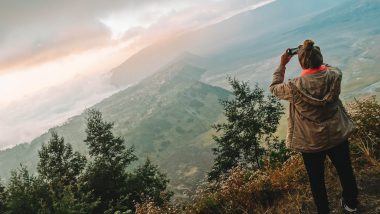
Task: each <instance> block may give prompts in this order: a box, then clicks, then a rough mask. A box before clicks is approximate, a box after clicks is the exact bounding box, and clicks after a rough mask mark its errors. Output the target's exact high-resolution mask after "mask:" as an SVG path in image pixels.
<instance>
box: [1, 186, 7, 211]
mask: <svg viewBox="0 0 380 214" xmlns="http://www.w3.org/2000/svg"><path fill="white" fill-rule="evenodd" d="M0 181H1V179H0ZM5 199H6V195H5V187H4V186H3V184H2V183H0V213H4V212H5Z"/></svg>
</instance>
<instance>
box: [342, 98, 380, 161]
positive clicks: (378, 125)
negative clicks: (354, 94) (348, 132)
mask: <svg viewBox="0 0 380 214" xmlns="http://www.w3.org/2000/svg"><path fill="white" fill-rule="evenodd" d="M347 110H348V113H349V115H350V116H351V118H352V120H353V122H354V124H355V125H356V130H355V132H354V133H353V135H352V137H351V142H353V144H354V145H355V146H356V147H358V148H359V149H360V150H361V152H362V153H363V154H364V155H365V156H366V157H368V158H369V159H370V160H371V161H372V162H377V161H378V160H379V159H380V104H379V103H378V102H377V101H376V97H375V96H370V97H363V98H360V99H355V100H354V101H353V102H351V103H349V104H348V108H347Z"/></svg>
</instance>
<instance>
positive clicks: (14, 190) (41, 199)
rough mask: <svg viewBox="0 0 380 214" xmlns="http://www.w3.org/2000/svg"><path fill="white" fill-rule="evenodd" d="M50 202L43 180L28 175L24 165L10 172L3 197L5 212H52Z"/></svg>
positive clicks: (25, 213) (22, 213) (19, 213)
mask: <svg viewBox="0 0 380 214" xmlns="http://www.w3.org/2000/svg"><path fill="white" fill-rule="evenodd" d="M51 204H52V201H51V198H50V195H49V189H48V186H47V184H46V183H44V182H43V180H41V179H39V178H38V177H35V176H33V175H30V174H29V172H28V170H27V169H26V168H25V167H24V166H21V168H20V169H18V170H17V171H12V172H11V178H10V180H9V183H8V185H7V189H6V197H5V207H6V210H7V212H6V213H9V214H31V213H52V211H51V210H49V207H51Z"/></svg>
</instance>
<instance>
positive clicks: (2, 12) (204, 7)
mask: <svg viewBox="0 0 380 214" xmlns="http://www.w3.org/2000/svg"><path fill="white" fill-rule="evenodd" d="M257 2H259V0H183V1H178V0H112V1H104V0H81V1H77V0H66V1H51V0H33V1H29V0H1V2H0V50H1V51H0V91H2V93H3V94H2V96H1V97H0V130H1V131H2V138H1V139H0V149H1V148H4V147H9V146H11V145H16V144H18V143H23V142H30V141H31V140H32V139H33V138H34V137H37V136H38V135H39V134H41V133H43V132H44V131H46V130H47V128H50V127H52V126H55V125H57V124H58V123H61V122H63V121H64V120H66V119H67V118H68V117H70V116H73V115H75V114H77V113H80V112H81V111H82V110H83V109H84V108H85V107H89V106H91V105H92V104H95V103H96V102H98V101H100V100H101V99H103V98H105V97H106V96H108V95H109V94H111V93H112V92H114V91H115V90H117V89H115V88H113V87H111V86H110V85H108V82H107V78H105V77H104V75H105V73H106V72H107V71H108V70H110V69H111V68H112V67H115V66H117V65H118V64H120V63H121V62H123V61H124V60H126V58H127V57H129V56H130V55H131V54H132V53H134V52H136V51H138V50H140V49H141V48H144V47H145V46H147V45H149V44H151V43H154V42H157V41H159V40H161V39H165V38H166V39H169V38H171V37H174V36H175V35H177V34H178V33H186V32H189V31H191V30H194V29H197V28H199V27H200V26H204V25H207V24H212V23H214V22H217V21H220V20H222V19H225V18H228V17H229V16H230V15H231V14H232V15H234V14H236V13H237V12H242V11H244V10H245V9H247V8H250V7H252V5H256V3H257Z"/></svg>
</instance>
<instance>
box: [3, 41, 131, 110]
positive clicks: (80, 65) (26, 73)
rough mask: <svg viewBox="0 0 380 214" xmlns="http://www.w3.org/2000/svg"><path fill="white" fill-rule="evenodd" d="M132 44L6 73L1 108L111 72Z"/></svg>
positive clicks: (123, 44) (123, 58) (92, 51)
mask: <svg viewBox="0 0 380 214" xmlns="http://www.w3.org/2000/svg"><path fill="white" fill-rule="evenodd" d="M130 42H131V41H129V42H127V43H122V44H119V45H117V46H111V47H106V48H99V49H92V50H89V51H85V52H81V53H77V54H71V55H68V56H65V57H62V58H58V59H56V60H54V61H51V62H48V63H43V64H37V65H35V66H32V67H27V68H24V67H22V68H15V69H12V70H6V71H2V72H0V91H2V95H1V97H0V105H1V106H5V105H7V104H9V103H11V102H14V101H17V100H20V99H22V98H23V97H25V96H28V95H30V94H34V93H36V92H38V91H39V90H42V89H44V88H48V87H52V86H59V85H62V84H64V83H65V82H67V81H70V80H71V79H73V78H75V77H77V76H87V75H96V74H99V73H102V72H108V71H109V69H111V68H112V67H114V66H116V65H118V64H120V63H121V62H122V61H123V60H125V56H126V55H127V54H125V53H123V54H120V51H121V50H122V49H123V48H125V47H126V46H127V45H128V44H129V43H130Z"/></svg>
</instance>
